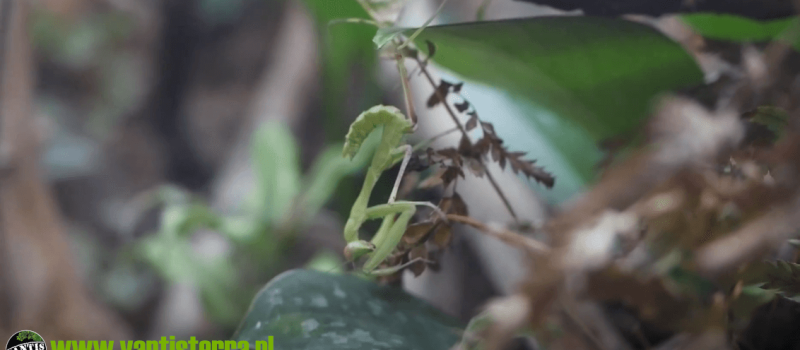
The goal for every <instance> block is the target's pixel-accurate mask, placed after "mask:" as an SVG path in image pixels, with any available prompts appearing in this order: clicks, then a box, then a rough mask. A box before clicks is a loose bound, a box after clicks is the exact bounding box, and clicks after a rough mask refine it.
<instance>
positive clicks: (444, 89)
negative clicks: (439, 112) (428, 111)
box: [427, 80, 453, 108]
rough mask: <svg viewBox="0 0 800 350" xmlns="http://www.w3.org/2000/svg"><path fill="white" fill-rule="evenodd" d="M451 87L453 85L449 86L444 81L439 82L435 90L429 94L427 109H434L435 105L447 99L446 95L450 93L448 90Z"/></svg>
mask: <svg viewBox="0 0 800 350" xmlns="http://www.w3.org/2000/svg"><path fill="white" fill-rule="evenodd" d="M452 87H453V84H450V83H448V82H446V81H444V80H442V81H440V82H439V86H437V87H436V90H435V91H434V92H433V93H431V96H430V97H428V103H427V105H428V108H433V107H436V105H438V104H440V103H442V102H443V99H447V94H448V93H449V92H450V88H452Z"/></svg>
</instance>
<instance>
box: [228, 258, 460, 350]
mask: <svg viewBox="0 0 800 350" xmlns="http://www.w3.org/2000/svg"><path fill="white" fill-rule="evenodd" d="M459 327H460V325H459V324H458V322H456V321H454V320H452V319H451V318H450V317H448V316H446V315H444V314H442V313H441V312H439V311H437V310H436V309H434V308H433V307H431V306H430V305H428V304H426V303H425V302H423V301H421V300H419V299H416V298H415V297H413V296H411V295H409V294H407V293H405V292H403V291H402V290H400V289H397V288H391V287H385V286H378V285H376V284H374V283H372V282H369V281H365V280H362V279H360V278H358V277H355V276H351V275H332V274H326V273H322V272H317V271H309V270H292V271H287V272H285V273H283V274H281V275H279V276H277V277H275V278H274V279H273V280H272V281H270V282H269V283H268V284H267V285H266V286H264V288H263V289H262V290H261V291H260V292H259V293H258V295H256V297H255V299H254V300H253V303H252V305H251V306H250V309H249V311H248V313H247V315H246V316H245V318H244V320H243V321H242V323H241V325H240V326H239V329H238V330H237V331H236V333H235V335H234V336H233V339H234V340H237V341H241V340H245V341H248V342H250V344H251V347H253V346H255V342H256V341H268V339H269V337H270V336H272V337H273V339H274V342H275V349H282V350H294V349H298V350H299V349H305V350H314V349H320V350H323V349H324V350H336V349H365V350H366V349H376V348H380V349H418V350H426V349H430V350H441V349H448V348H450V347H451V346H453V344H455V343H456V342H457V341H458V340H459V334H460V333H461V330H460V329H459Z"/></svg>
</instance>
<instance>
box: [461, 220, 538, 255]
mask: <svg viewBox="0 0 800 350" xmlns="http://www.w3.org/2000/svg"><path fill="white" fill-rule="evenodd" d="M447 219H448V220H450V221H453V222H457V223H460V224H464V225H468V226H472V227H474V228H476V229H478V230H480V231H481V232H483V233H485V234H487V235H489V236H492V237H494V238H497V239H499V240H501V241H503V242H504V243H507V244H509V245H512V246H515V247H519V248H523V249H525V251H526V252H527V253H528V254H530V255H533V256H537V255H541V254H543V253H547V252H549V251H550V247H548V246H547V245H546V244H544V243H542V242H539V241H537V240H534V239H531V238H528V237H525V236H523V235H521V234H519V233H516V232H513V231H509V230H500V231H498V230H493V229H492V228H490V227H489V226H487V225H486V224H484V223H482V222H480V221H478V220H475V219H473V218H471V217H469V216H462V215H456V214H448V215H447Z"/></svg>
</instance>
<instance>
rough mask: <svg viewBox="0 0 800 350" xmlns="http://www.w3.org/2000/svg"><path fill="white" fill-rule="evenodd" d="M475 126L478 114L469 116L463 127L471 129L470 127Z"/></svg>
mask: <svg viewBox="0 0 800 350" xmlns="http://www.w3.org/2000/svg"><path fill="white" fill-rule="evenodd" d="M477 126H478V116H477V115H474V116H472V117H470V118H469V120H468V121H467V125H466V126H465V127H466V128H467V131H472V129H475V127H477Z"/></svg>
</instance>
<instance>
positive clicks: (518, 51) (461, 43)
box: [404, 17, 703, 199]
mask: <svg viewBox="0 0 800 350" xmlns="http://www.w3.org/2000/svg"><path fill="white" fill-rule="evenodd" d="M412 31H413V29H408V30H407V31H406V32H405V33H404V34H406V35H409V34H410V33H411V32H412ZM426 40H429V41H431V42H432V43H433V44H434V45H435V46H436V54H435V56H434V57H433V60H434V61H435V63H436V64H438V65H440V66H442V67H444V68H446V69H447V70H449V71H450V72H452V73H454V74H455V75H456V76H458V77H459V78H461V79H465V80H467V81H469V82H477V83H481V84H485V85H488V86H491V87H493V88H495V89H497V90H500V91H503V92H504V93H505V94H506V96H508V97H509V99H510V100H512V101H514V103H516V104H518V109H519V110H520V111H521V112H522V114H524V116H525V118H523V120H520V121H519V122H522V123H526V124H527V125H528V126H531V127H533V128H534V129H536V130H538V131H539V133H538V134H539V136H542V137H544V138H545V139H546V142H547V143H548V145H549V146H551V149H555V151H556V152H557V153H559V156H558V157H560V158H563V160H564V161H566V163H567V169H568V170H570V171H572V172H573V173H572V174H570V176H575V177H576V178H577V179H580V181H581V182H583V183H586V182H589V181H591V180H593V179H594V178H595V176H596V170H595V169H594V166H595V164H596V162H597V161H598V160H599V159H600V155H601V153H600V151H599V150H598V149H597V147H596V146H594V144H595V143H596V142H598V141H600V140H604V139H606V138H609V137H612V136H619V135H624V134H627V133H630V132H631V131H632V130H634V129H635V127H636V126H638V125H640V124H641V123H642V121H643V119H644V118H645V117H646V116H647V114H648V112H649V110H650V107H651V103H652V100H653V97H655V96H657V95H659V94H660V93H663V92H666V91H669V90H673V89H678V88H682V87H686V86H691V85H694V84H698V83H702V81H703V74H702V72H701V71H700V69H699V68H698V66H697V64H696V63H695V61H694V60H693V59H692V57H691V56H690V55H689V54H688V53H686V52H685V51H684V50H683V49H682V48H681V47H680V45H678V44H677V43H675V42H673V41H672V40H670V39H669V38H667V37H665V36H664V35H662V34H661V33H659V32H657V31H656V30H655V29H653V28H650V27H648V26H645V25H642V24H639V23H634V22H630V21H625V20H621V19H610V18H595V17H538V18H531V19H519V20H506V21H494V22H477V23H464V24H455V25H445V26H431V27H428V28H426V29H425V30H424V31H423V32H422V33H421V34H420V35H419V36H418V37H417V40H416V41H415V43H416V45H417V47H419V48H420V49H421V50H423V51H427V45H423V43H424V42H425V41H426ZM469 82H468V84H467V85H469ZM478 113H479V114H481V115H484V116H486V115H489V114H492V113H495V111H492V110H478ZM500 136H501V137H503V134H500ZM543 149H546V148H543ZM524 151H528V154H529V156H530V157H531V158H533V159H539V158H551V159H549V160H548V161H546V160H542V161H540V162H538V163H537V164H539V165H541V166H544V167H545V168H546V169H547V168H548V167H549V166H551V165H554V164H555V161H556V160H555V159H552V158H554V156H552V155H548V154H545V153H544V152H543V150H542V149H525V150H524ZM560 167H563V166H560ZM555 175H556V177H557V178H558V177H559V176H560V175H563V174H559V173H557V172H556V173H555ZM555 190H559V181H558V180H557V181H556V188H555ZM562 190H563V187H562ZM561 199H564V198H561Z"/></svg>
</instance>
